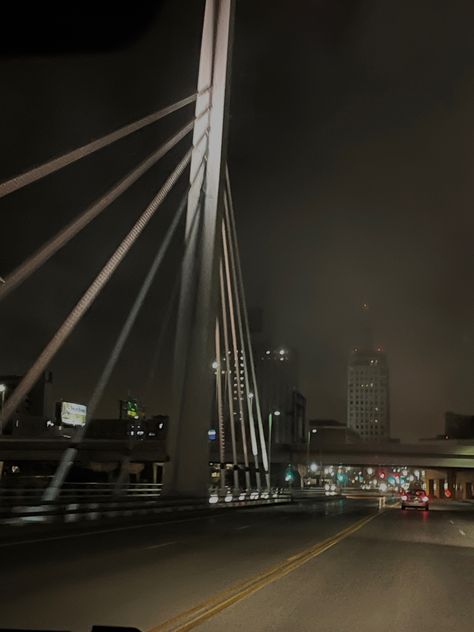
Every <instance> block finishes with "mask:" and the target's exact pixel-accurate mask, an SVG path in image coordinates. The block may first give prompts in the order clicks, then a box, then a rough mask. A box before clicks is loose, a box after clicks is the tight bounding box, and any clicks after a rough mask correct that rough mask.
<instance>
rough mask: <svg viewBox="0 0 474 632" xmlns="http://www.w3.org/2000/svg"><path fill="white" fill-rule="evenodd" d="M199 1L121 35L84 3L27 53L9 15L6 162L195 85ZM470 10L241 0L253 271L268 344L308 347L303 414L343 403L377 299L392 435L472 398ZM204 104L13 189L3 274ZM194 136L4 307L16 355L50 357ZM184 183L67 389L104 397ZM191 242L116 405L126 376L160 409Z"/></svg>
mask: <svg viewBox="0 0 474 632" xmlns="http://www.w3.org/2000/svg"><path fill="white" fill-rule="evenodd" d="M202 7H203V4H202V3H201V2H197V1H187V2H186V1H184V0H183V1H181V0H172V1H171V0H169V1H164V2H161V3H156V9H155V10H154V11H151V12H150V14H149V15H145V16H144V17H143V16H142V17H143V23H144V24H143V25H141V26H140V25H139V26H140V28H137V32H136V33H135V32H134V33H132V35H130V34H128V35H129V37H128V40H129V41H125V43H124V44H119V45H117V43H116V41H115V40H114V38H112V37H111V36H109V39H110V41H107V38H106V42H105V45H104V42H103V39H102V40H101V39H100V38H99V37H97V33H98V32H99V33H102V32H103V29H101V28H97V29H96V31H97V32H91V27H90V25H91V24H92V25H93V26H95V27H100V26H102V24H103V23H106V22H105V20H104V19H101V20H98V19H97V20H95V21H94V20H87V19H85V18H84V16H83V15H80V12H79V14H76V15H73V17H72V18H71V16H69V18H68V16H56V18H55V20H53V21H49V23H48V24H49V29H46V30H45V31H44V32H43V33H44V36H43V38H42V39H40V40H39V41H37V40H34V39H27V38H26V37H24V40H23V41H24V48H28V49H29V50H28V51H27V52H28V54H19V53H21V52H22V53H25V50H24V49H22V48H21V42H22V40H21V37H20V39H18V38H16V35H17V33H15V27H14V26H13V27H12V29H11V32H10V34H9V36H10V37H9V39H8V41H7V43H5V38H4V39H3V44H2V46H3V47H4V50H3V56H2V58H1V61H0V73H1V76H2V100H1V102H0V111H1V116H0V137H1V138H2V152H1V156H0V178H1V179H2V180H3V179H5V178H7V177H9V176H12V175H14V174H16V173H17V172H19V171H22V170H23V169H25V168H27V167H28V166H30V165H34V164H36V163H38V162H41V161H42V160H44V159H46V158H49V157H51V156H54V155H56V154H57V153H61V152H62V151H65V150H67V149H69V148H72V147H75V146H76V145H78V144H81V143H84V142H87V141H88V140H90V139H92V138H94V137H96V136H99V135H101V134H104V133H106V132H107V131H110V130H112V129H114V128H116V127H118V126H119V125H122V124H125V123H127V122H129V121H131V120H134V119H135V118H138V117H140V116H143V115H145V114H148V113H149V112H151V111H154V110H156V109H157V108H159V107H161V106H164V105H167V104H168V103H171V102H173V101H175V100H177V99H178V98H181V97H183V96H186V95H187V94H189V93H190V92H192V91H193V90H194V86H195V81H196V75H197V61H198V58H197V55H198V51H199V43H200V42H199V37H200V28H201V20H202ZM89 17H90V16H89ZM43 18H44V16H43ZM119 18H120V16H115V20H116V21H117V20H119ZM138 21H139V22H140V20H138ZM473 23H474V4H473V3H472V2H470V1H467V0H466V1H462V0H451V1H450V2H449V3H448V2H445V1H438V0H425V1H423V0H418V1H417V2H412V1H409V0H405V1H401V0H399V1H398V2H389V1H387V0H372V1H357V0H345V1H343V0H319V1H318V0H313V1H309V0H298V2H295V1H289V0H285V1H283V0H279V1H275V0H273V1H270V0H259V1H258V2H255V1H253V0H239V1H238V2H237V12H236V24H235V46H234V63H233V76H232V101H231V121H230V145H229V163H230V170H231V175H232V180H233V188H234V197H235V202H236V207H237V208H236V210H237V221H238V228H239V232H240V241H241V249H242V257H243V265H244V275H245V281H246V285H247V291H248V296H249V303H250V304H251V305H255V306H260V307H262V309H263V310H264V319H265V325H266V329H267V331H268V335H269V337H270V338H271V339H272V340H273V341H274V344H275V345H277V344H278V345H279V344H282V345H288V346H290V347H294V348H296V349H297V350H298V352H299V357H300V376H301V384H300V386H301V389H302V391H303V392H304V393H305V395H306V396H307V398H308V408H309V411H308V412H309V414H310V416H313V417H332V418H337V419H340V420H345V381H346V364H347V358H348V354H349V352H350V350H351V348H352V347H353V346H354V345H355V344H357V338H358V336H359V331H360V305H361V304H362V303H364V302H368V303H369V305H370V308H371V319H372V324H373V330H374V338H375V341H376V343H377V344H380V345H382V346H383V347H384V349H385V350H386V351H387V354H388V358H389V365H390V372H391V383H390V386H391V411H392V434H393V435H394V436H396V437H401V438H402V439H410V438H415V437H417V436H433V435H435V434H436V433H439V432H441V431H442V429H443V415H444V412H445V411H446V410H455V411H457V412H463V413H471V414H472V413H473V411H474V389H473V387H472V385H473V376H474V298H473V292H472V287H473V285H474V261H473V254H472V252H473V250H472V242H473V234H474V216H473V213H472V199H473V193H474V191H473V189H474V185H473V182H474V180H473V177H472V164H473V122H472V121H473V119H472V111H473V106H474V103H473V101H474V82H473V76H474V47H473V45H472V24H473ZM12 24H13V25H15V22H13V23H12ZM87 25H89V27H87ZM120 25H121V26H123V20H122V22H121V24H120ZM109 26H110V25H109ZM68 29H69V30H70V33H69V34H70V35H71V37H65V36H64V33H66V34H68ZM105 31H106V32H107V29H105ZM112 31H113V29H110V32H112ZM26 32H27V31H26ZM39 32H40V33H42V31H41V29H39ZM79 32H82V33H84V34H85V35H84V37H83V38H82V39H81V40H79V38H75V37H74V35H77V33H79ZM115 32H116V33H117V32H119V33H120V32H121V31H120V30H117V29H116V30H115ZM59 33H61V34H62V35H61V38H59V35H58V34H59ZM88 38H89V39H88ZM119 39H120V38H119ZM78 41H81V44H78V43H77V42H78ZM13 42H15V44H14V46H15V48H16V49H15V50H14V49H13ZM19 42H20V43H19ZM57 42H59V43H57ZM98 42H101V43H100V45H99V43H98ZM9 43H10V48H9V46H8V44H9ZM55 46H56V48H55ZM58 47H59V49H60V51H61V54H60V55H59V54H58V50H57V49H58ZM48 49H49V50H48ZM51 49H52V50H53V51H54V53H55V54H52V52H51ZM191 113H192V108H191V109H188V110H187V111H183V112H181V113H180V114H177V115H173V116H174V118H173V119H172V120H171V119H170V120H169V121H166V122H165V123H163V124H161V123H159V124H157V125H156V126H154V127H153V129H150V130H148V132H145V133H139V134H138V135H136V136H135V137H133V138H131V139H129V140H127V141H123V142H122V143H121V144H120V151H119V146H116V147H115V148H114V150H105V151H102V152H100V154H97V155H96V156H94V157H93V158H88V159H87V164H86V162H84V163H83V164H78V165H76V166H75V167H71V168H68V169H66V170H65V171H64V172H62V173H60V174H57V175H56V176H53V177H50V178H47V179H46V180H45V181H43V182H41V183H38V184H34V185H32V186H30V187H28V189H25V190H24V191H21V192H19V193H15V194H13V195H12V196H9V197H8V198H5V199H3V200H1V201H0V214H1V218H2V237H3V239H2V249H1V253H0V274H1V275H2V276H5V275H6V274H7V273H8V271H10V270H11V269H12V268H13V267H15V265H16V264H17V263H19V262H20V261H21V260H22V259H23V258H24V257H25V256H26V255H27V254H29V253H30V252H32V250H33V249H34V248H35V247H37V246H39V245H40V244H41V243H42V242H43V241H44V240H45V239H46V238H47V237H49V236H51V235H52V234H53V233H54V231H55V230H57V229H58V228H59V227H60V226H62V225H64V224H65V223H66V222H67V221H68V220H70V219H71V218H73V217H74V216H75V215H76V214H77V213H78V212H79V211H80V210H81V209H83V208H84V207H85V205H87V204H88V203H89V202H91V201H92V200H94V198H95V197H96V196H97V195H99V194H100V193H101V192H102V191H104V190H105V188H106V187H107V186H110V185H111V184H112V183H113V182H114V181H115V180H116V179H118V178H119V177H120V176H122V175H123V174H124V173H125V172H126V171H127V170H128V169H130V168H131V166H132V165H134V164H135V163H136V162H137V161H138V160H140V159H142V158H143V157H144V156H145V155H147V153H149V152H150V151H151V150H152V148H153V147H154V146H156V144H157V143H159V142H160V141H161V140H162V139H164V138H165V137H167V136H168V135H170V134H171V133H172V132H173V130H175V129H177V128H178V127H179V125H182V124H183V123H184V122H185V121H186V120H187V119H188V117H189V115H190V114H191ZM183 152H184V144H183V145H181V146H180V147H179V148H177V149H176V150H174V151H173V152H172V153H171V154H170V156H169V158H168V159H167V160H165V161H163V163H162V166H161V167H160V168H158V169H155V170H154V171H153V172H152V173H151V174H150V175H149V176H146V177H145V178H143V181H142V182H141V183H140V184H139V185H136V186H135V187H134V188H133V189H132V190H131V191H130V192H129V193H128V194H127V195H125V196H123V197H122V198H121V201H120V202H118V203H116V204H114V205H113V206H112V207H111V208H110V209H109V210H108V211H107V212H106V213H104V216H103V217H101V218H100V219H99V220H96V221H95V222H94V223H93V225H91V226H89V227H88V228H87V230H86V231H84V234H81V235H80V236H79V237H77V238H76V239H75V240H74V241H73V242H72V243H71V244H70V245H69V246H68V247H67V249H66V250H65V251H64V252H61V253H60V254H59V255H57V256H56V257H55V258H54V259H53V260H51V261H50V262H49V263H48V265H46V266H45V267H44V269H43V270H42V271H41V272H40V273H38V274H36V275H35V276H34V277H32V279H31V280H30V281H28V282H27V283H25V285H24V286H23V287H22V288H21V289H19V290H17V291H16V292H15V293H14V294H12V295H11V296H10V297H8V299H6V300H5V302H4V303H3V304H2V305H1V306H0V308H1V310H0V314H1V315H0V318H1V322H0V326H1V330H0V345H1V349H2V353H1V358H0V371H1V372H2V373H15V372H23V371H24V370H25V368H26V366H27V365H28V362H31V360H32V359H33V358H34V357H36V355H37V354H38V352H39V351H40V350H41V348H42V346H43V345H44V344H45V343H46V342H47V340H49V338H50V336H51V335H52V333H53V331H54V328H55V326H57V325H58V324H59V323H60V322H61V320H62V318H64V316H65V315H66V313H67V311H68V310H69V309H70V308H71V307H72V305H73V304H74V302H75V300H77V298H78V297H79V296H80V294H81V292H82V291H83V290H84V289H85V288H86V287H87V285H88V283H89V282H90V281H91V280H92V277H93V275H94V271H95V270H96V269H97V267H98V266H99V265H100V264H101V263H103V262H105V260H106V259H107V258H108V256H109V254H110V252H111V250H112V249H113V248H114V246H115V245H116V244H118V242H119V241H120V239H121V237H122V236H123V233H124V232H125V231H126V229H127V228H128V227H129V226H131V224H132V223H133V221H134V220H135V219H136V217H137V215H138V213H139V212H140V210H142V209H143V208H144V206H145V205H146V203H147V201H149V199H151V197H152V196H153V193H154V191H156V189H157V187H158V186H159V184H160V182H162V181H163V179H164V177H166V173H167V172H169V170H170V169H171V168H172V167H173V165H174V164H176V161H177V159H178V158H179V157H180V156H181V155H182V153H183ZM183 190H184V180H183V181H182V182H181V186H180V187H178V189H177V191H176V192H175V193H174V195H172V196H170V198H169V201H168V202H167V203H166V204H165V206H164V207H163V209H162V212H160V215H159V217H157V218H156V219H155V220H154V221H153V223H152V224H151V225H150V227H149V230H148V231H147V232H146V234H145V235H144V236H143V238H142V240H141V241H140V245H139V246H137V247H136V248H135V249H134V250H133V251H132V252H131V253H130V255H129V257H128V260H127V262H126V263H125V264H124V266H122V267H121V268H120V270H119V271H118V273H117V275H116V277H114V279H113V281H112V283H111V285H110V287H108V288H107V290H106V291H105V292H104V294H103V295H102V296H101V297H100V299H99V300H98V302H97V304H96V305H95V306H94V308H93V309H92V310H91V312H90V313H89V314H88V315H87V317H86V318H85V319H84V321H83V323H82V324H81V325H80V327H79V328H78V330H77V332H76V333H75V334H74V335H73V336H72V337H71V339H70V340H69V341H68V343H67V345H66V346H65V348H64V350H63V351H61V353H60V354H59V355H58V357H57V360H56V361H55V362H54V364H53V367H52V368H53V371H54V374H55V389H56V394H57V395H58V396H62V397H64V398H65V399H72V400H73V401H85V400H87V398H88V397H89V395H90V392H91V389H92V388H93V385H94V381H95V379H96V378H97V375H98V373H99V371H100V369H101V366H102V363H103V362H104V361H105V359H106V357H107V354H108V352H109V351H110V347H111V345H112V343H113V340H114V337H115V336H116V335H117V333H118V330H119V328H120V326H121V323H122V322H123V319H124V318H125V316H126V313H127V308H128V307H129V305H130V301H131V300H133V297H134V291H136V290H137V289H138V284H139V282H140V279H141V278H142V276H143V275H144V274H145V272H146V269H147V265H149V264H150V262H151V258H152V255H153V249H154V248H155V247H156V244H157V243H159V240H160V237H161V236H162V235H163V231H164V230H165V228H166V225H167V222H169V219H170V217H171V215H172V213H173V210H174V209H175V208H176V206H177V204H178V201H179V197H180V195H181V194H182V191H183ZM178 258H179V249H178V248H175V249H174V251H173V252H171V253H170V257H169V258H168V259H167V261H166V265H165V267H164V268H163V270H162V273H163V274H162V276H161V277H160V279H161V280H160V281H159V282H158V283H157V284H156V286H155V288H154V290H153V293H152V295H151V296H150V298H149V300H148V302H147V306H146V307H147V309H145V310H144V313H143V314H142V315H141V317H140V320H139V323H138V327H137V328H136V331H135V332H134V334H133V336H132V338H131V340H130V342H129V344H128V345H127V348H126V350H125V353H124V355H123V358H122V361H121V363H120V367H119V368H118V369H117V371H116V374H115V375H114V379H113V382H112V385H111V388H110V391H109V394H108V396H107V398H106V399H105V400H104V403H103V406H102V408H101V411H99V412H101V413H102V414H113V413H114V412H115V410H114V409H113V407H114V406H115V403H114V402H115V401H116V400H117V399H118V398H119V397H120V396H122V395H126V392H127V390H128V389H131V391H132V392H133V393H134V394H137V395H139V396H141V397H143V398H145V400H146V401H145V403H146V404H147V405H148V407H149V408H150V409H151V410H150V412H166V409H167V406H168V398H167V391H168V390H169V373H170V366H169V350H170V348H171V346H172V337H173V332H172V328H171V329H170V330H169V332H168V334H167V336H166V344H165V345H164V347H163V349H162V352H161V354H160V360H161V361H160V363H159V370H158V372H157V374H156V376H155V381H154V382H153V384H154V386H152V387H150V388H145V387H144V384H145V383H146V380H147V379H148V378H149V376H150V366H151V363H152V360H151V359H152V356H153V353H154V350H155V347H156V340H157V337H158V332H159V329H160V325H161V323H162V320H163V314H164V312H165V311H166V305H167V302H168V300H169V295H170V292H171V290H172V287H173V283H174V278H175V274H176V270H177V260H178Z"/></svg>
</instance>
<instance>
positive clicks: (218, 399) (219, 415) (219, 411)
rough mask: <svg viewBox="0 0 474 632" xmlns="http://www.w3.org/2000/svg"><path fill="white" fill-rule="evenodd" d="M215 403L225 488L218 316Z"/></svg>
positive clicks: (220, 460) (221, 476) (220, 464)
mask: <svg viewBox="0 0 474 632" xmlns="http://www.w3.org/2000/svg"><path fill="white" fill-rule="evenodd" d="M215 341H216V404H217V420H218V427H219V472H220V488H221V491H224V489H225V429H224V412H223V406H222V369H221V356H222V352H221V333H220V327H219V318H216V333H215Z"/></svg>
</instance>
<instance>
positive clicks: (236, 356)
mask: <svg viewBox="0 0 474 632" xmlns="http://www.w3.org/2000/svg"><path fill="white" fill-rule="evenodd" d="M222 246H223V254H224V271H225V278H226V287H227V297H228V305H229V320H230V332H231V337H232V350H233V357H234V378H235V382H236V386H237V400H238V407H239V419H240V431H241V434H242V449H243V453H244V464H245V485H246V488H247V489H250V468H249V457H248V450H247V431H246V428H245V414H244V407H243V397H242V386H241V384H240V370H239V367H240V362H239V348H238V344H237V332H236V328H235V316H234V313H235V306H234V298H233V292H232V283H231V278H230V263H229V253H228V248H227V240H226V234H225V228H224V222H222Z"/></svg>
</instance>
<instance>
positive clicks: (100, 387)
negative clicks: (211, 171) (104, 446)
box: [44, 159, 205, 500]
mask: <svg viewBox="0 0 474 632" xmlns="http://www.w3.org/2000/svg"><path fill="white" fill-rule="evenodd" d="M204 162H205V161H204V159H203V160H202V161H201V164H200V165H199V169H198V171H197V173H196V176H197V175H198V173H199V171H200V170H201V167H202V165H203V164H204ZM192 184H193V182H192V183H191V184H190V185H188V187H187V189H186V193H185V195H184V196H183V199H182V201H181V203H180V205H179V207H178V210H177V212H176V214H175V216H174V218H173V221H172V222H171V224H170V226H169V228H168V230H167V231H166V235H165V238H164V239H163V242H162V244H161V246H160V248H159V249H158V252H157V253H156V255H155V258H154V259H153V262H152V264H151V266H150V268H149V270H148V272H147V274H146V276H145V278H144V280H143V283H142V285H141V287H140V290H139V291H138V294H137V296H136V297H135V300H134V302H133V305H132V307H131V309H130V311H129V313H128V316H127V318H126V320H125V322H124V324H123V326H122V329H121V330H120V333H119V335H118V337H117V340H116V342H115V345H114V346H113V348H112V352H111V354H110V356H109V358H108V360H107V362H106V364H105V366H104V368H103V370H102V373H101V375H100V377H99V380H98V382H97V384H96V386H95V388H94V391H93V393H92V396H91V398H90V400H89V404H88V407H87V417H86V422H85V424H84V425H83V426H82V427H81V428H80V429H79V430H78V431H77V432H76V434H75V436H74V438H73V440H72V443H73V445H72V446H70V447H71V449H68V450H66V451H65V452H64V453H63V456H62V458H61V461H60V463H59V465H58V467H57V468H56V472H55V474H54V476H53V479H52V480H51V482H50V484H49V485H48V487H47V488H46V490H45V492H44V499H45V500H55V499H56V498H57V496H58V494H59V492H60V490H61V487H62V485H63V482H64V479H65V478H66V476H67V474H68V472H69V470H70V468H71V466H72V464H73V462H74V459H75V457H76V454H77V445H78V444H79V443H80V442H81V441H82V440H83V439H84V436H85V435H86V432H87V429H88V427H89V424H90V421H91V419H92V417H93V415H94V413H95V410H96V408H97V405H98V403H99V402H100V400H101V399H102V395H103V393H104V390H105V388H106V386H107V384H108V382H109V379H110V376H111V375H112V372H113V370H114V369H115V366H116V364H117V361H118V359H119V357H120V354H121V353H122V351H123V348H124V346H125V343H126V342H127V340H128V337H129V335H130V332H131V330H132V328H133V326H134V324H135V322H136V319H137V316H138V314H139V312H140V310H141V308H142V306H143V303H144V301H145V299H146V296H147V294H148V292H149V291H150V288H151V285H152V283H153V281H154V280H155V277H156V274H157V272H158V269H159V267H160V265H161V263H162V261H163V259H164V257H165V255H166V252H167V251H168V247H169V245H170V243H171V240H172V238H173V236H174V234H175V232H176V229H177V227H178V225H179V222H180V221H181V219H182V216H183V212H184V209H185V208H186V203H187V199H188V193H189V189H190V188H191V186H192ZM198 206H199V205H198ZM197 211H198V208H196V211H195V212H196V213H197Z"/></svg>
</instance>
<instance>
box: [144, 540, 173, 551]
mask: <svg viewBox="0 0 474 632" xmlns="http://www.w3.org/2000/svg"><path fill="white" fill-rule="evenodd" d="M177 543H178V540H173V541H172V542H162V543H161V544H152V545H151V546H145V547H144V550H148V549H161V548H162V547H164V546H171V545H172V544H177Z"/></svg>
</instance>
